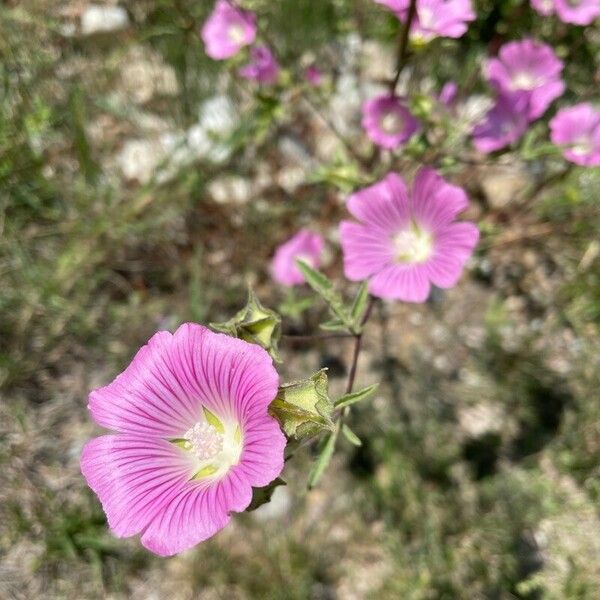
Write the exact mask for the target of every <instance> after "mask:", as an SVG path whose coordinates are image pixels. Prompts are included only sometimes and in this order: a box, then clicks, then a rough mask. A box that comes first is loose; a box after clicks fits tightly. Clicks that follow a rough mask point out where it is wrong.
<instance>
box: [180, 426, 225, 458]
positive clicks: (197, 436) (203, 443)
mask: <svg viewBox="0 0 600 600" xmlns="http://www.w3.org/2000/svg"><path fill="white" fill-rule="evenodd" d="M183 439H185V440H187V441H188V442H189V443H190V452H191V453H192V454H193V455H194V456H195V457H196V458H198V459H199V460H210V459H211V458H214V457H215V456H217V454H219V452H221V451H222V450H223V434H222V433H219V432H218V431H217V430H216V429H215V428H214V427H213V426H212V425H211V424H210V423H206V422H205V421H202V422H200V423H196V424H195V425H194V426H193V427H191V428H190V429H188V430H187V431H186V432H185V435H184V436H183Z"/></svg>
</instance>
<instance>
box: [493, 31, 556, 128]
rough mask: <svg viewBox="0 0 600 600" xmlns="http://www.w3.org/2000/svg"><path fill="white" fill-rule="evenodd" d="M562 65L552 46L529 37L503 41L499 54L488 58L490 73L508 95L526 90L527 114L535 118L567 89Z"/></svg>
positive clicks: (503, 92)
mask: <svg viewBox="0 0 600 600" xmlns="http://www.w3.org/2000/svg"><path fill="white" fill-rule="evenodd" d="M563 66H564V65H563V62H562V61H561V60H560V59H559V58H558V57H557V56H556V54H554V51H553V50H552V48H551V47H550V46H548V45H546V44H542V43H541V42H535V41H533V40H528V39H527V40H522V41H519V42H509V43H508V44H504V45H503V46H502V48H500V52H499V54H498V58H494V59H492V60H490V61H489V63H488V65H487V76H488V79H489V81H490V82H491V83H492V85H493V86H494V87H496V89H498V90H499V91H500V92H501V93H502V94H504V95H506V96H509V95H511V94H515V93H517V92H524V93H526V94H527V95H528V96H529V101H528V108H527V116H528V117H529V119H530V120H533V119H537V118H538V117H541V116H542V114H543V113H544V112H546V109H547V108H548V106H550V104H551V103H552V101H553V100H555V99H556V98H558V97H559V96H560V95H561V94H562V93H563V92H564V90H565V84H564V82H563V81H562V79H561V78H560V73H561V71H562V70H563Z"/></svg>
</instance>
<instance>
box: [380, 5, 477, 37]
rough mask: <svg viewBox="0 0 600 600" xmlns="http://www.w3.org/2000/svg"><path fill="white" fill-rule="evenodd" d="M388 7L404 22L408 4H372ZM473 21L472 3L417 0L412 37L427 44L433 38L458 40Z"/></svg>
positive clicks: (406, 16)
mask: <svg viewBox="0 0 600 600" xmlns="http://www.w3.org/2000/svg"><path fill="white" fill-rule="evenodd" d="M375 2H377V3H378V4H383V5H384V6H387V7H388V8H389V9H390V10H392V11H393V12H394V13H396V16H397V17H398V18H399V19H400V20H401V21H402V22H406V20H407V19H408V10H409V7H410V0H375ZM475 18H476V16H475V13H474V11H473V7H472V5H471V0H417V15H416V17H415V19H414V21H413V24H412V27H411V37H412V38H413V39H416V40H422V41H425V42H428V41H430V40H432V39H433V38H435V37H438V36H439V37H451V38H459V37H461V36H462V35H464V34H465V32H466V31H467V27H468V26H467V23H468V22H469V21H474V20H475Z"/></svg>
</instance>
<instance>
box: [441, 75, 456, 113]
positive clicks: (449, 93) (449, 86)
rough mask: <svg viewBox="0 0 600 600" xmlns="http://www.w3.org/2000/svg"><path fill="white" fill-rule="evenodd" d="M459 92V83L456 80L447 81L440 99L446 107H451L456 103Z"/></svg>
mask: <svg viewBox="0 0 600 600" xmlns="http://www.w3.org/2000/svg"><path fill="white" fill-rule="evenodd" d="M457 94H458V85H457V83H456V81H447V82H446V83H445V84H444V86H443V87H442V89H441V90H440V93H439V96H438V101H439V102H440V104H443V105H444V106H445V107H446V108H450V107H451V106H452V105H453V104H454V101H455V100H456V96H457Z"/></svg>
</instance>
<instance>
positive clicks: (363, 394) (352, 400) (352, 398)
mask: <svg viewBox="0 0 600 600" xmlns="http://www.w3.org/2000/svg"><path fill="white" fill-rule="evenodd" d="M378 387H379V384H378V383H374V384H373V385H370V386H369V387H366V388H364V389H363V390H359V391H358V392H352V393H351V394H345V395H344V396H342V397H341V398H339V399H338V400H337V401H336V402H335V407H336V408H344V407H346V406H351V405H352V404H356V403H357V402H361V401H362V400H366V399H367V398H369V396H372V395H373V394H374V393H375V392H376V391H377V388H378Z"/></svg>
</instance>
